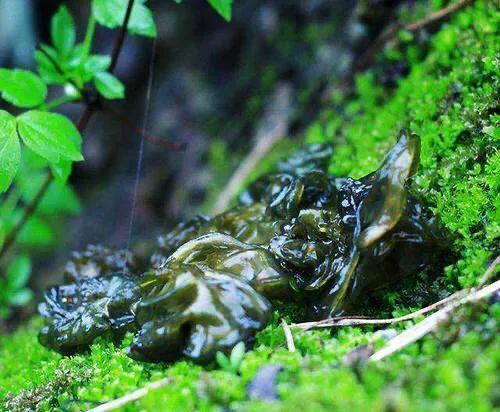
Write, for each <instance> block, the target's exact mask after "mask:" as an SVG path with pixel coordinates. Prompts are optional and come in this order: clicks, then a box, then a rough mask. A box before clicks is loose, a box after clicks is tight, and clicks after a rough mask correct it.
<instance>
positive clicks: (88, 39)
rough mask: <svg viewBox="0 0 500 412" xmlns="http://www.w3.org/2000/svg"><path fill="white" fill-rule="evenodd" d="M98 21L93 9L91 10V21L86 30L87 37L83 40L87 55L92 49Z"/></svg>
mask: <svg viewBox="0 0 500 412" xmlns="http://www.w3.org/2000/svg"><path fill="white" fill-rule="evenodd" d="M95 26H96V21H95V17H94V13H92V9H91V10H90V16H89V22H88V24H87V31H86V32H85V39H84V40H83V50H84V54H85V55H87V56H88V55H89V54H90V51H91V50H92V41H93V40H94V33H95Z"/></svg>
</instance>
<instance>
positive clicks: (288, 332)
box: [281, 319, 295, 352]
mask: <svg viewBox="0 0 500 412" xmlns="http://www.w3.org/2000/svg"><path fill="white" fill-rule="evenodd" d="M281 326H282V327H283V331H284V332H285V339H286V346H287V347H288V352H295V342H294V341H293V335H292V331H291V330H290V326H288V323H286V320H285V319H281Z"/></svg>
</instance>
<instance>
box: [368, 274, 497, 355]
mask: <svg viewBox="0 0 500 412" xmlns="http://www.w3.org/2000/svg"><path fill="white" fill-rule="evenodd" d="M499 290H500V280H498V281H496V282H494V283H492V284H491V285H488V286H485V287H483V288H482V289H479V290H475V289H472V290H471V293H470V294H468V295H467V296H465V297H463V298H462V299H459V300H458V301H454V302H452V303H450V304H449V305H447V306H445V307H444V308H442V309H440V310H438V311H437V312H436V313H433V314H432V315H430V316H428V317H427V318H425V319H424V320H422V321H421V322H419V323H417V324H416V325H415V326H413V327H411V328H409V329H407V330H405V331H404V332H402V333H400V334H399V335H397V336H396V337H394V338H393V339H391V340H390V341H389V342H387V344H386V345H385V346H384V347H383V348H382V349H380V350H379V351H377V352H375V353H374V354H373V355H371V356H370V358H369V359H370V360H372V361H379V360H381V359H384V358H386V357H387V356H389V355H391V354H393V353H394V352H397V351H399V350H401V349H403V348H404V347H406V346H408V345H410V344H412V343H414V342H416V341H417V340H419V339H421V338H422V337H424V336H425V335H427V334H428V333H430V332H432V331H434V330H436V329H437V328H438V327H439V326H440V325H442V324H443V323H444V322H446V321H447V320H448V319H449V318H450V316H451V314H452V313H453V311H454V310H456V309H457V308H458V307H460V306H462V305H465V304H466V303H470V302H477V301H478V300H482V299H485V298H487V297H489V296H491V295H492V294H493V293H496V292H498V291H499Z"/></svg>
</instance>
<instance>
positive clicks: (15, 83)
mask: <svg viewBox="0 0 500 412" xmlns="http://www.w3.org/2000/svg"><path fill="white" fill-rule="evenodd" d="M0 92H2V97H3V98H4V99H5V100H6V101H8V102H9V103H11V104H13V105H14V106H17V107H23V108H29V107H34V106H38V105H40V104H42V103H43V102H44V100H45V98H46V97H47V86H46V85H45V83H44V82H43V81H42V79H40V77H39V76H37V75H36V74H35V73H32V72H30V71H28V70H19V69H15V70H8V69H0Z"/></svg>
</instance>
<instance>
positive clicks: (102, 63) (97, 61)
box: [85, 54, 111, 74]
mask: <svg viewBox="0 0 500 412" xmlns="http://www.w3.org/2000/svg"><path fill="white" fill-rule="evenodd" d="M110 64H111V57H109V56H106V55H99V54H93V55H92V56H89V58H88V59H87V61H86V62H85V70H86V71H87V72H89V73H92V74H97V73H99V72H104V71H106V70H107V69H108V67H109V65H110Z"/></svg>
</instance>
